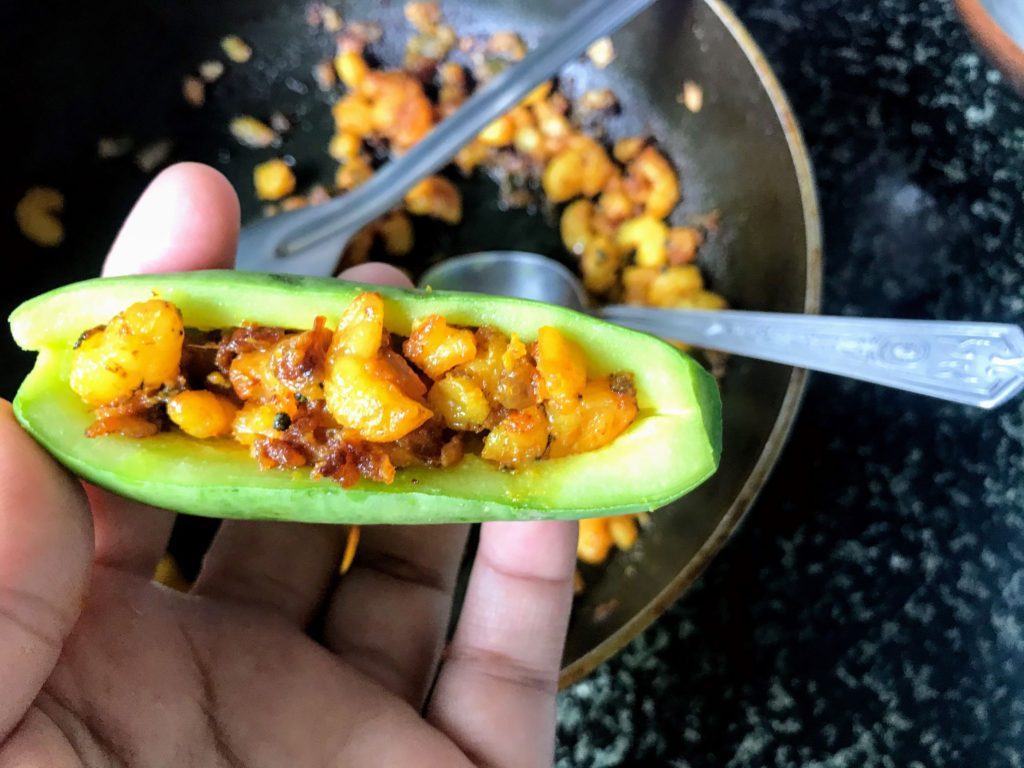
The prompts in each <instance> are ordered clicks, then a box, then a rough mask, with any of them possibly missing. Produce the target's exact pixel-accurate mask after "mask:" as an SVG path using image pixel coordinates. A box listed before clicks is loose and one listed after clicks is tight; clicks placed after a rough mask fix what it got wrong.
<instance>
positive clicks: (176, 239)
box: [103, 163, 241, 277]
mask: <svg viewBox="0 0 1024 768" xmlns="http://www.w3.org/2000/svg"><path fill="white" fill-rule="evenodd" d="M240 216H241V214H240V209H239V204H238V196H237V195H236V194H235V190H234V188H233V187H232V186H231V183H230V182H229V181H228V180H227V179H226V178H224V176H223V175H221V174H220V173H218V172H217V171H215V170H214V169H213V168H210V167H209V166H207V165H201V164H200V163H179V164H178V165H172V166H171V167H170V168H168V169H167V170H165V171H163V172H162V173H161V174H160V175H158V176H157V177H156V178H155V179H153V182H152V183H151V184H150V185H149V187H148V188H147V189H146V191H145V192H144V193H143V194H142V197H140V198H139V201H138V202H137V203H136V204H135V207H134V208H133V209H132V211H131V213H130V214H128V218H127V219H126V220H125V223H124V225H123V226H122V227H121V231H120V232H119V233H118V235H117V239H116V240H115V241H114V245H113V246H112V247H111V249H110V253H109V254H107V259H106V262H105V263H104V265H103V275H104V277H110V276H114V275H139V274H145V273H150V272H184V271H186V270H193V269H231V268H232V267H234V265H235V251H236V250H237V249H238V229H239V219H240Z"/></svg>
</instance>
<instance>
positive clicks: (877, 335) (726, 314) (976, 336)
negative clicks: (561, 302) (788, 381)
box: [598, 305, 1024, 408]
mask: <svg viewBox="0 0 1024 768" xmlns="http://www.w3.org/2000/svg"><path fill="white" fill-rule="evenodd" d="M598 314H599V315H600V316H601V317H603V318H604V319H606V320H609V321H611V322H614V323H618V324H619V325H624V326H627V327H630V328H635V329H637V330H641V331H647V332H648V333H652V334H655V335H657V336H661V337H662V338H669V339H676V340H679V341H684V342H687V343H689V344H693V345H695V346H700V347H704V348H707V349H716V350H720V351H722V352H730V353H733V354H736V355H743V356H746V357H753V358H757V359H760V360H769V361H772V362H776V363H782V364H785V365H792V366H795V367H798V368H807V369H809V370H813V371H821V372H823V373H833V374H837V375H840V376H847V377H849V378H853V379H860V380H861V381H869V382H872V383H875V384H882V385H884V386H888V387H893V388H895V389H902V390H906V391H908V392H916V393H918V394H921V395H929V396H931V397H938V398H941V399H943V400H950V401H953V402H957V403H963V404H966V405H974V406H978V407H980V408H995V407H997V406H999V405H1002V404H1003V403H1005V402H1006V401H1007V400H1009V399H1010V398H1012V397H1013V396H1014V395H1016V394H1017V393H1018V392H1020V391H1021V389H1024V332H1022V331H1021V329H1020V327H1018V326H1016V325H1002V324H998V323H972V322H942V321H932V320H883V319H862V318H854V317H818V316H813V315H786V314H775V313H771V314H768V313H761V312H739V311H731V310H730V311H714V312H704V311H690V310H686V311H680V312H675V311H672V310H666V309H650V308H645V307H633V306H625V305H615V306H609V307H605V308H603V309H601V310H599V311H598Z"/></svg>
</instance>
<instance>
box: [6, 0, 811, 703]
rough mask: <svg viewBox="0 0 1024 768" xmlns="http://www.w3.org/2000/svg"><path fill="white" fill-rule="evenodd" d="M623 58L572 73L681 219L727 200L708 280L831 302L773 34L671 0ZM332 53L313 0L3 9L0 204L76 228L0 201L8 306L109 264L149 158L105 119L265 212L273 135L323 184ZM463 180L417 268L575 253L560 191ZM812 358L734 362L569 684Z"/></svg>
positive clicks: (531, 24)
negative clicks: (664, 161) (709, 467)
mask: <svg viewBox="0 0 1024 768" xmlns="http://www.w3.org/2000/svg"><path fill="white" fill-rule="evenodd" d="M571 6H572V2H570V0H517V1H516V2H510V1H507V0H479V1H478V2H472V3H455V2H445V3H443V7H444V11H445V14H446V17H447V18H448V20H449V21H450V22H451V23H452V24H453V25H454V26H455V27H456V29H457V31H459V32H460V33H489V32H493V31H497V30H503V29H506V30H515V31H518V32H520V33H521V34H522V35H523V36H524V37H525V38H526V39H527V40H528V41H530V40H536V39H537V38H538V36H539V35H541V34H542V33H543V30H544V29H545V27H546V26H547V25H548V24H549V23H551V21H552V20H554V19H556V18H558V17H559V16H561V15H562V14H564V13H565V11H566V10H567V9H568V8H570V7H571ZM337 7H338V8H339V10H340V11H341V13H342V15H343V17H344V18H345V19H346V20H349V21H352V20H367V21H375V22H378V23H380V24H381V25H382V26H383V28H384V29H385V31H386V34H385V38H384V41H383V43H382V44H381V45H378V46H376V47H375V49H374V50H375V51H376V53H377V54H378V55H379V56H380V58H381V59H382V60H383V61H384V62H385V63H391V64H397V63H398V62H400V61H401V55H402V47H403V45H404V41H405V38H406V36H407V34H408V28H407V26H406V24H405V22H404V20H403V17H402V4H401V3H400V2H388V1H386V0H385V1H384V2H369V1H367V0H347V1H346V2H339V4H338V6H337ZM229 33H237V34H239V35H241V36H242V37H243V38H245V39H246V40H247V41H248V42H249V43H250V44H251V46H252V49H253V51H254V55H253V58H252V60H251V61H250V62H248V63H247V64H244V65H230V64H229V66H228V68H227V71H226V73H225V75H224V76H223V77H222V78H221V79H220V80H219V81H218V82H216V83H215V84H214V85H213V86H211V87H210V88H209V91H208V94H207V103H206V105H205V106H204V107H202V108H201V109H195V108H193V107H191V106H189V105H188V104H186V103H185V102H184V100H183V98H182V94H181V79H182V77H183V76H184V75H187V74H190V73H194V72H195V70H196V67H197V66H198V65H199V63H200V62H202V61H204V60H208V59H212V58H220V59H223V58H224V57H223V54H222V52H221V50H220V47H219V41H220V39H221V38H222V37H223V36H224V35H226V34H229ZM615 48H616V51H617V57H616V59H615V61H614V62H613V64H612V65H611V66H610V67H609V68H607V69H606V70H604V71H598V70H596V69H595V68H593V67H592V66H589V65H586V64H585V63H583V62H578V63H575V64H573V65H571V66H569V67H568V68H567V69H566V71H565V72H564V73H563V80H564V82H565V83H566V85H567V87H568V88H569V89H570V90H571V91H573V92H576V91H578V90H579V89H581V88H585V87H592V86H602V85H605V84H607V85H609V86H610V87H612V88H613V89H615V90H616V92H617V93H618V95H619V97H620V99H621V102H622V106H623V109H622V114H621V116H619V117H615V118H613V119H612V120H610V121H609V123H608V126H607V127H608V130H609V133H610V135H611V136H612V137H617V136H621V135H627V134H634V133H651V134H653V135H655V136H656V137H658V139H659V140H660V143H661V145H662V146H663V147H664V148H665V149H666V151H667V152H668V154H669V155H670V156H671V158H672V160H673V162H674V163H675V164H676V166H677V168H678V171H679V173H680V176H681V178H682V180H683V200H682V203H681V204H680V206H679V209H678V210H677V211H676V213H675V219H676V220H678V221H683V220H685V219H686V218H687V217H688V216H690V215H691V214H698V213H705V212H708V211H711V210H717V211H718V212H719V213H720V215H721V227H720V230H719V232H718V234H717V235H715V236H714V237H713V238H712V239H711V241H710V242H709V244H708V245H707V246H706V247H705V248H704V249H703V251H702V259H703V266H704V267H705V269H706V271H707V273H708V274H709V276H710V279H711V282H712V287H713V288H714V289H715V290H718V291H720V292H722V293H724V294H725V296H726V297H728V299H729V300H730V302H731V303H732V304H734V305H735V306H737V307H740V308H745V309H756V310H774V311H785V312H802V311H808V312H813V311H816V310H817V307H818V299H819V290H820V244H819V234H818V218H817V206H816V200H815V196H814V190H813V183H812V180H811V176H810V171H809V166H808V161H807V157H806V154H805V152H804V148H803V144H802V142H801V139H800V136H799V132H798V129H797V126H796V124H795V121H794V119H793V116H792V114H791V113H790V111H789V108H788V106H787V104H786V102H785V99H784V97H783V95H782V93H781V92H780V90H779V88H778V85H777V83H776V82H775V80H774V78H773V77H772V75H771V73H770V72H769V70H768V68H767V65H766V64H765V62H764V60H763V58H762V57H761V55H760V53H759V52H758V50H757V49H756V47H755V45H754V44H753V42H752V41H751V40H750V39H749V37H748V36H747V34H746V32H745V31H744V30H743V29H742V27H741V26H740V24H739V23H738V21H737V20H736V19H735V17H733V16H732V14H731V13H730V12H729V11H728V10H727V9H726V8H725V7H724V6H723V5H721V4H720V3H719V2H718V0H705V1H703V2H698V1H697V0H693V1H690V0H661V2H660V3H659V4H657V5H656V6H654V7H653V8H652V9H651V10H650V11H648V12H647V13H645V14H644V15H643V16H641V17H640V18H638V19H637V20H636V21H635V22H633V23H632V24H630V25H629V26H628V27H627V28H626V29H624V30H623V31H622V32H621V33H620V34H618V35H617V36H616V37H615ZM333 51H334V39H333V36H332V35H330V34H328V33H326V32H323V31H322V30H321V31H319V32H317V31H314V30H313V29H311V28H310V27H309V26H308V24H307V21H306V7H305V4H304V3H303V2H299V1H298V0H291V1H289V0H245V1H244V2H242V1H240V0H222V1H221V2H213V1H212V0H177V2H173V3H164V2H151V1H150V2H147V1H140V0H108V2H106V3H99V4H96V3H92V4H88V5H80V4H79V5H68V6H66V7H63V8H62V7H59V6H55V5H53V4H43V3H34V4H29V3H8V4H6V5H5V7H4V9H3V10H2V11H0V60H2V66H3V71H4V72H5V73H6V75H7V77H6V81H7V85H8V87H7V90H6V93H5V95H4V104H3V113H4V114H5V116H6V120H5V123H6V124H7V126H8V129H13V130H14V131H15V133H16V135H17V140H16V141H15V142H13V143H11V144H9V145H8V146H7V150H6V152H5V159H4V161H3V167H4V173H3V174H2V176H0V178H2V182H0V208H2V209H3V210H6V211H11V212H13V210H14V207H15V205H16V203H17V201H18V199H19V198H20V197H21V195H22V194H23V193H24V191H25V190H26V189H27V188H29V187H30V186H34V185H47V186H52V187H55V188H57V189H59V190H60V191H62V192H63V193H64V195H65V198H66V208H65V211H64V214H63V216H62V219H63V221H64V224H65V227H66V233H67V235H66V240H65V242H64V243H63V245H62V246H60V247H59V248H55V249H41V248H39V247H36V246H34V245H32V244H31V243H29V242H28V241H27V240H25V239H24V238H23V237H22V236H21V235H20V233H19V232H18V231H17V229H16V228H15V226H14V220H13V216H10V215H6V216H4V217H3V219H2V221H3V224H2V225H0V227H2V228H0V246H2V248H3V253H4V259H5V262H4V263H5V264H6V265H7V268H8V279H7V280H5V281H4V282H3V287H2V288H0V303H2V308H3V311H4V313H5V315H6V313H7V312H9V311H10V310H11V309H12V308H13V307H14V306H15V305H16V304H17V303H18V302H20V301H22V300H23V299H25V298H27V297H29V296H32V295H34V294H36V293H39V292H41V291H44V290H46V289H49V288H52V287H55V286H57V285H60V284H63V283H66V282H70V281H72V280H76V279H80V278H85V277H90V276H93V275H95V274H96V273H97V271H98V269H99V267H100V264H101V262H102V259H103V255H104V253H105V251H106V249H107V248H108V247H109V245H110V243H111V241H112V239H113V237H114V235H115V233H116V231H117V228H118V226H119V223H120V222H121V220H122V219H123V218H124V216H125V215H126V213H127V212H128V210H129V208H130V206H131V204H132V202H133V201H134V200H135V198H136V197H137V196H138V195H139V194H140V193H141V191H142V190H143V188H144V187H145V185H146V184H147V182H148V181H149V179H150V178H151V176H152V174H151V173H146V172H143V171H142V170H140V169H139V168H138V167H137V166H136V164H135V162H134V160H133V156H132V155H131V154H129V155H128V156H126V157H123V158H120V159H100V158H99V157H98V156H97V142H98V141H99V140H100V139H101V138H102V137H130V138H131V139H132V140H133V142H134V146H135V147H136V148H141V147H144V146H146V145H149V144H152V143H154V142H161V141H165V140H169V141H172V142H173V148H172V149H171V152H170V154H169V157H168V162H170V161H174V160H186V159H187V160H197V161H201V162H206V163H209V164H211V165H213V166H215V167H217V168H219V169H220V170H221V171H223V172H224V173H225V174H226V175H227V176H228V177H229V178H230V179H231V180H232V182H234V184H235V185H236V188H237V189H238V190H239V193H240V196H241V199H242V208H243V217H245V218H251V217H254V216H258V215H259V214H260V205H259V204H258V203H257V201H256V200H255V199H254V197H253V195H252V193H251V186H252V182H251V174H252V167H253V165H254V164H256V163H257V162H259V161H261V160H263V159H265V158H267V157H270V156H272V155H274V154H280V153H284V154H288V155H291V156H292V157H294V159H295V161H296V168H297V172H298V176H299V181H300V188H301V187H303V186H306V185H309V184H311V183H313V182H315V181H324V182H328V181H329V180H330V179H331V177H332V175H333V170H334V167H335V164H334V162H333V161H331V160H330V159H329V158H328V157H327V155H326V152H325V148H326V145H327V141H328V139H329V137H330V134H331V131H332V122H331V118H330V113H329V109H328V108H329V104H330V103H331V102H332V101H333V100H334V99H335V98H337V93H334V94H325V93H322V92H321V91H319V90H318V88H317V86H316V85H315V82H314V80H313V77H312V69H313V67H314V65H315V64H316V63H317V62H319V61H321V60H323V59H326V58H329V57H330V56H331V55H332V53H333ZM686 80H689V81H693V82H695V83H697V84H699V85H700V86H701V88H702V89H703V94H704V100H703V107H702V108H701V109H700V111H699V112H696V113H692V112H690V111H688V110H687V109H686V108H685V107H683V106H682V105H680V103H679V102H678V100H677V95H678V94H679V93H680V90H681V88H682V84H683V82H684V81H686ZM275 110H278V111H280V112H282V113H284V114H285V115H286V116H288V117H289V118H290V119H291V121H292V122H293V124H294V126H295V127H294V129H293V130H292V131H291V132H290V133H289V134H288V136H287V138H286V140H285V142H284V144H283V146H282V147H281V148H280V149H278V150H259V151H256V150H250V149H244V148H241V147H240V146H239V145H238V144H237V142H235V141H234V140H233V139H232V138H231V137H230V135H229V133H228V130H227V125H228V122H229V120H230V119H231V118H232V117H233V116H235V115H237V114H252V115H256V116H260V117H266V116H268V115H269V114H270V113H271V112H272V111H275ZM460 183H462V184H463V186H464V188H465V199H466V206H465V222H464V224H463V225H462V226H460V227H459V228H457V229H456V230H451V229H449V228H447V227H444V226H442V225H436V224H430V223H423V222H418V224H417V226H418V230H417V238H416V241H417V247H416V250H415V252H414V253H413V254H412V255H411V256H410V257H409V258H408V260H407V261H406V262H404V263H403V265H404V266H406V267H408V268H409V269H410V271H412V272H413V273H414V274H415V273H416V272H418V271H420V270H421V269H422V268H424V267H425V266H426V265H427V264H429V263H431V262H432V261H434V260H436V259H439V258H443V257H444V256H446V255H451V254H458V253H465V252H469V251H475V250H481V249H490V248H518V249H525V250H533V251H537V252H540V253H545V254H548V255H551V256H554V257H556V258H560V259H562V260H564V261H566V262H567V263H569V260H568V259H567V255H566V254H565V252H564V251H563V249H562V247H561V245H560V243H559V240H558V237H557V229H556V227H555V226H554V221H553V220H552V219H551V218H550V216H548V215H547V214H545V212H544V211H539V212H535V213H527V212H523V211H512V212H508V211H502V210H500V209H499V205H498V198H497V194H496V188H495V187H494V185H493V184H492V183H491V182H490V181H487V180H485V179H473V180H470V181H469V182H460ZM0 353H2V355H3V365H2V372H0V387H2V390H0V394H2V395H4V396H5V397H10V396H12V395H13V392H14V390H15V389H16V387H17V383H18V382H19V381H20V379H21V378H22V376H24V374H25V373H26V372H27V370H28V367H29V364H30V359H29V357H28V356H27V355H25V354H23V353H21V352H19V351H18V350H17V349H16V348H15V346H14V345H13V342H12V341H11V340H10V338H9V335H7V334H4V335H3V346H2V348H0ZM802 385H803V376H802V374H800V373H798V372H793V371H791V370H789V369H786V368H782V367H779V366H774V365H771V364H767V363H757V362H752V361H745V360H733V361H732V362H731V364H730V367H729V373H728V376H727V378H726V380H725V382H724V383H723V401H724V411H725V435H724V443H725V449H724V453H723V461H722V468H721V470H720V471H719V473H718V475H717V476H716V477H715V478H714V479H713V480H712V481H710V482H709V483H707V484H706V485H705V486H704V487H702V488H701V489H700V490H699V491H698V492H696V493H695V494H693V495H691V496H690V497H688V498H687V499H685V500H684V501H682V502H680V503H679V504H677V505H675V506H674V507H673V508H672V509H669V510H664V511H661V512H659V513H658V514H657V515H655V517H654V521H655V522H654V525H653V528H652V529H651V530H649V531H647V532H645V533H644V534H643V536H642V538H641V541H640V543H639V545H638V547H637V548H636V550H635V551H633V552H630V553H629V554H628V555H620V556H616V557H615V558H614V559H613V560H612V562H611V563H610V564H609V566H608V567H607V568H605V569H604V570H603V571H602V572H599V573H597V572H589V573H588V574H587V575H588V582H589V587H588V590H587V591H586V593H585V594H584V595H583V596H582V597H581V598H580V599H579V600H578V602H577V606H576V612H575V615H574V619H573V623H572V628H571V630H570V635H569V639H568V646H567V650H566V656H565V670H564V672H563V683H567V682H570V681H571V680H573V679H576V678H578V677H580V676H581V675H583V674H585V673H586V672H587V671H589V670H590V669H591V668H593V666H594V665H595V664H597V663H599V662H600V661H601V660H603V659H604V658H606V657H607V656H608V655H610V654H611V653H613V652H614V651H616V650H617V649H618V648H620V647H621V646H622V645H624V644H625V643H626V642H627V641H628V640H629V639H630V638H631V637H633V636H634V635H635V634H636V633H637V632H639V631H640V630H641V629H642V628H643V627H645V626H646V625H647V624H649V623H650V622H651V621H652V620H653V619H654V618H655V617H656V616H657V615H659V614H660V613H661V612H662V611H663V610H664V609H665V608H666V607H667V606H668V605H669V604H670V603H671V601H673V600H674V599H675V598H676V597H677V596H678V595H679V594H680V593H681V592H682V591H683V590H684V589H685V588H686V587H687V586H688V585H689V584H690V583H692V581H693V580H694V579H695V578H696V576H697V575H698V574H699V572H700V571H701V569H702V568H703V567H704V565H705V564H706V563H707V561H708V560H709V559H710V557H711V556H712V555H713V554H714V553H715V552H716V551H717V549H718V548H719V547H720V546H721V545H722V543H723V542H724V541H725V540H726V538H727V537H728V535H729V534H730V533H731V531H732V530H733V529H734V528H735V526H736V525H737V524H738V522H739V520H740V519H741V517H742V516H743V514H744V513H745V511H746V510H747V508H748V507H749V506H750V504H751V503H752V501H753V499H754V498H755V496H756V495H757V492H758V490H759V488H760V487H761V485H762V483H763V482H764V480H765V477H766V475H767V473H768V471H769V470H770V468H771V466H772V464H773V463H774V461H775V459H776V457H777V455H778V452H779V450H780V448H781V445H782V442H783V440H784V438H785V435H786V433H787V431H788V429H789V425H790V423H791V421H792V419H793V416H794V413H795V410H796V408H797V404H798V399H799V395H800V392H801V390H802ZM214 525H215V523H212V522H211V521H205V520H197V519H187V518H181V520H180V521H179V526H178V529H177V530H176V533H175V537H174V539H173V541H172V548H173V549H174V550H175V551H176V552H177V553H178V554H179V555H180V556H181V558H182V559H183V561H184V565H185V567H186V569H194V568H195V567H196V565H197V563H198V557H199V556H200V554H201V543H202V542H203V541H204V540H205V538H206V537H207V536H208V535H209V533H210V530H211V528H212V526H214Z"/></svg>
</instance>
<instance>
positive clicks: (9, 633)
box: [0, 400, 93, 742]
mask: <svg viewBox="0 0 1024 768" xmlns="http://www.w3.org/2000/svg"><path fill="white" fill-rule="evenodd" d="M92 551H93V539H92V518H91V516H90V514H89V507H88V504H87V502H86V499H85V494H84V492H83V491H82V488H81V485H80V484H79V483H77V482H75V481H74V479H73V478H71V477H70V476H69V475H68V474H66V473H65V472H64V471H63V470H62V469H61V468H60V467H59V466H58V465H57V464H55V463H54V462H53V461H52V460H51V459H50V458H49V456H47V455H46V453H45V452H44V451H43V450H42V448H40V447H39V446H38V445H37V444H36V443H35V441H33V440H32V438H31V437H29V436H28V434H26V433H25V432H24V431H23V430H22V429H21V427H20V426H19V425H18V423H17V421H16V420H15V418H14V413H13V411H12V409H11V404H10V403H8V402H7V401H5V400H0V691H2V693H0V742H2V741H3V740H4V739H5V738H6V737H7V736H8V735H9V734H10V732H11V731H12V730H13V729H14V727H15V726H16V725H17V724H18V722H19V721H20V720H21V718H22V717H23V716H24V715H25V713H26V712H27V711H28V709H29V707H30V706H31V704H32V702H33V700H34V699H35V698H36V696H37V695H38V693H39V690H40V688H42V686H43V683H45V682H46V679H47V678H48V677H49V676H50V673H51V672H52V671H53V668H54V666H55V665H56V663H57V658H58V657H59V655H60V651H61V646H62V644H63V642H64V638H65V637H67V635H68V633H69V632H70V631H71V628H72V626H73V625H74V623H75V621H76V620H77V618H78V613H79V611H80V610H81V606H82V601H83V598H84V596H85V588H86V583H87V581H88V576H89V568H90V563H91V562H92Z"/></svg>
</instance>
